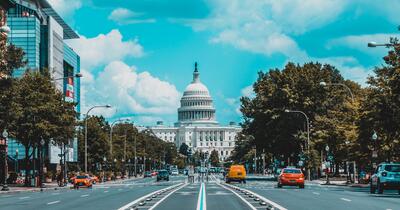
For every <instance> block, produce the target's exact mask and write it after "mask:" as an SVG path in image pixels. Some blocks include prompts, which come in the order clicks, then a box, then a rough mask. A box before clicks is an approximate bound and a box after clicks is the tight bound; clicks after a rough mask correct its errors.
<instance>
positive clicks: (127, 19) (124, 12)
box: [108, 8, 156, 25]
mask: <svg viewBox="0 0 400 210" xmlns="http://www.w3.org/2000/svg"><path fill="white" fill-rule="evenodd" d="M142 15H143V14H142V13H136V12H133V11H131V10H129V9H126V8H117V9H114V10H113V11H112V12H111V14H110V15H109V16H108V19H109V20H112V21H114V22H116V23H118V24H120V25H125V24H136V23H154V22H156V20H155V19H153V18H148V19H141V18H140V16H142Z"/></svg>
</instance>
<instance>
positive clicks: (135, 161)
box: [133, 136, 137, 177]
mask: <svg viewBox="0 0 400 210" xmlns="http://www.w3.org/2000/svg"><path fill="white" fill-rule="evenodd" d="M134 139H135V150H134V152H135V160H134V163H133V164H134V168H135V177H137V172H136V163H137V160H136V148H137V144H136V136H134Z"/></svg>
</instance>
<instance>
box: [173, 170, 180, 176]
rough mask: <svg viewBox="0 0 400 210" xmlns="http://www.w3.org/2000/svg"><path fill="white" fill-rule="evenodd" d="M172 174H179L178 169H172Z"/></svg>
mask: <svg viewBox="0 0 400 210" xmlns="http://www.w3.org/2000/svg"><path fill="white" fill-rule="evenodd" d="M171 175H172V176H177V175H179V171H178V169H172V170H171Z"/></svg>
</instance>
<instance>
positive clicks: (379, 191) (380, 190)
mask: <svg viewBox="0 0 400 210" xmlns="http://www.w3.org/2000/svg"><path fill="white" fill-rule="evenodd" d="M377 188H378V194H382V193H383V185H382V184H381V183H380V182H379V181H378V184H377Z"/></svg>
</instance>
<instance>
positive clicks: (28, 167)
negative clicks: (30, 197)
mask: <svg viewBox="0 0 400 210" xmlns="http://www.w3.org/2000/svg"><path fill="white" fill-rule="evenodd" d="M24 147H25V186H29V185H30V183H29V175H30V171H31V170H30V165H31V164H30V160H29V146H25V145H24Z"/></svg>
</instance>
